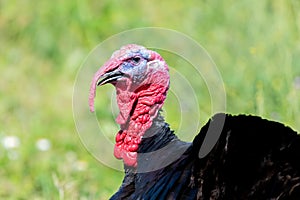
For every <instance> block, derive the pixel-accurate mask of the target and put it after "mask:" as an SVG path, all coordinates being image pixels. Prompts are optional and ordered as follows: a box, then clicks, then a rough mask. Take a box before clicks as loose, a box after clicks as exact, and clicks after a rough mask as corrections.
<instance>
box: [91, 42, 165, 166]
mask: <svg viewBox="0 0 300 200" xmlns="http://www.w3.org/2000/svg"><path fill="white" fill-rule="evenodd" d="M107 83H111V84H113V85H114V86H115V88H116V92H117V103H118V107H119V110H120V113H119V115H118V117H117V118H116V122H117V123H118V124H120V128H121V129H120V131H119V132H118V133H117V135H116V144H115V148H114V155H115V157H116V158H118V159H123V161H124V164H125V165H127V166H131V167H136V166H137V150H138V147H139V144H140V142H141V139H142V137H143V135H144V134H145V132H146V131H147V130H148V129H149V128H150V127H151V125H152V122H153V120H154V119H155V117H157V115H158V112H159V110H160V109H161V107H162V106H163V103H164V100H165V98H166V94H167V90H168V88H169V70H168V66H167V64H166V62H165V61H164V59H163V58H162V57H161V56H160V55H159V54H158V53H156V52H154V51H151V50H148V49H146V48H145V47H143V46H139V45H135V44H129V45H126V46H123V47H121V49H120V50H117V51H115V52H114V53H113V54H112V56H111V58H110V59H109V60H108V61H107V62H106V63H105V64H104V65H103V66H102V67H101V68H100V69H99V70H98V71H97V72H96V74H95V75H94V78H93V80H92V83H91V87H90V96H89V105H90V110H91V112H93V111H94V98H95V96H96V87H97V86H101V85H104V84H107Z"/></svg>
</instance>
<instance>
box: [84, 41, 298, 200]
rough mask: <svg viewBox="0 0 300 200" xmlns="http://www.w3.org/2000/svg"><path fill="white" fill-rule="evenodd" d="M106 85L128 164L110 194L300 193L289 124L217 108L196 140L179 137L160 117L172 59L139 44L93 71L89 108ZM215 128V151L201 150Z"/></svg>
mask: <svg viewBox="0 0 300 200" xmlns="http://www.w3.org/2000/svg"><path fill="white" fill-rule="evenodd" d="M107 83H111V84H113V85H114V86H115V88H116V92H117V103H118V106H119V109H120V113H119V115H118V117H117V119H116V122H117V123H118V124H119V125H120V131H119V132H118V133H117V135H116V144H115V148H114V155H115V157H116V158H118V159H123V161H124V168H125V177H124V180H123V183H122V185H121V187H120V189H119V191H118V192H117V193H115V194H114V195H113V196H112V197H111V199H145V200H147V199H230V200H232V199H300V136H299V135H297V132H295V131H293V130H292V129H290V128H289V127H286V126H284V125H283V124H280V123H277V122H273V121H268V120H265V119H261V118H260V117H256V116H246V115H238V116H231V115H229V114H222V113H219V114H216V115H214V116H213V117H212V118H211V119H210V120H209V121H208V122H207V124H206V125H205V126H204V127H203V128H202V129H201V130H200V133H199V134H198V135H197V136H196V137H195V139H194V140H193V142H192V143H188V142H183V141H181V140H179V139H178V138H177V137H176V136H175V135H174V133H173V131H172V130H170V128H169V125H168V124H167V123H166V122H164V119H163V117H162V116H161V115H160V109H161V108H162V105H163V103H164V100H165V98H166V94H167V90H168V88H169V72H168V65H167V64H166V62H165V60H164V59H163V58H162V57H161V56H160V55H159V54H158V53H156V52H155V51H152V50H148V49H146V48H145V47H142V46H139V45H134V44H129V45H126V46H123V47H122V48H121V49H120V50H118V51H116V52H115V53H114V54H113V55H112V57H111V58H110V59H109V60H108V61H107V62H106V63H105V64H104V66H102V67H101V68H100V69H99V70H98V71H97V72H96V74H95V76H94V78H93V80H92V83H91V88H90V96H89V103H90V110H91V111H92V112H93V111H94V98H95V94H96V87H97V86H100V85H104V84H107ZM195 120H196V119H195ZM217 131H219V132H220V134H219V135H220V137H219V139H218V141H217V143H216V144H215V145H214V147H213V149H212V150H211V151H210V152H209V154H207V155H206V156H204V157H201V156H199V151H200V149H201V147H202V146H204V145H205V144H204V141H205V138H206V136H207V135H208V134H211V133H209V132H212V133H214V132H217Z"/></svg>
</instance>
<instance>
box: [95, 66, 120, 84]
mask: <svg viewBox="0 0 300 200" xmlns="http://www.w3.org/2000/svg"><path fill="white" fill-rule="evenodd" d="M123 75H124V73H122V72H120V71H119V70H117V69H116V70H113V71H110V72H106V73H105V74H103V75H102V76H100V77H99V79H98V80H97V86H101V85H105V84H106V83H113V82H115V81H117V80H118V79H119V78H122V77H123Z"/></svg>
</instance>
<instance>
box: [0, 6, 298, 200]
mask: <svg viewBox="0 0 300 200" xmlns="http://www.w3.org/2000/svg"><path fill="white" fill-rule="evenodd" d="M97 2H98V3H95V2H93V3H91V2H89V3H83V2H81V1H61V2H60V1H51V2H50V1H25V0H23V1H22V0H19V1H7V0H2V1H0V52H1V54H0V74H1V78H0V99H1V104H0V113H1V115H0V120H1V121H0V140H1V141H2V140H3V138H5V137H7V136H17V137H18V138H19V140H20V145H19V146H18V147H17V148H15V149H5V148H4V147H3V145H2V144H0V185H1V186H0V187H1V189H0V199H59V198H61V199H107V198H108V197H109V196H110V195H111V194H113V193H114V192H115V191H116V190H117V188H118V187H119V185H120V183H121V180H122V173H121V172H118V171H115V170H113V169H110V168H108V167H106V166H104V165H103V164H101V163H100V162H98V161H96V159H94V158H93V157H92V156H91V155H90V154H89V153H88V152H87V151H86V150H85V148H84V146H83V145H82V144H81V142H80V139H79V137H78V135H77V132H76V129H75V125H74V122H73V114H72V91H73V84H74V81H75V77H76V73H77V70H78V69H79V67H80V65H81V63H82V62H83V60H84V58H85V57H86V56H87V54H88V52H89V51H91V50H92V49H93V48H94V47H95V46H96V45H97V44H98V43H100V42H102V41H103V40H105V39H106V38H107V37H109V36H111V35H113V34H115V33H118V32H121V31H124V30H127V29H130V28H135V27H142V26H159V27H165V28H170V29H175V30H178V31H181V32H183V33H185V34H187V35H189V36H191V37H192V38H193V39H195V40H197V41H198V42H199V43H200V44H201V45H203V47H204V48H205V49H206V50H207V51H208V52H209V53H210V55H211V56H212V58H213V60H214V61H215V63H216V64H217V66H218V69H219V71H220V73H221V75H222V78H223V80H224V84H225V88H226V93H227V111H228V112H230V113H235V114H237V113H251V114H258V115H261V116H263V117H265V118H268V119H274V120H279V121H282V122H284V123H285V124H287V125H289V126H291V127H293V128H294V129H295V130H298V131H300V89H297V86H296V83H295V81H296V79H297V77H299V76H300V13H299V12H298V11H299V10H300V3H299V2H298V1H297V0H288V1H286V0H278V1H259V0H253V1H245V0H242V1H238V2H237V1H233V0H229V1H226V2H225V1H224V2H220V1H217V0H213V1H203V2H200V1H196V0H194V1H189V2H187V1H179V0H175V1H173V2H172V3H170V2H167V1H164V2H161V1H158V0H155V1H129V0H124V1H120V0H112V1H108V0H105V1H97ZM147 37H149V36H147ZM147 37H145V40H146V39H147ZM116 48H117V47H116ZM100 56H101V55H99V57H100ZM170 62H172V61H170ZM101 64H102V63H99V66H100V65H101ZM298 84H299V83H298ZM171 87H172V86H171ZM201 94H202V93H199V95H200V96H201ZM203 94H204V96H205V95H206V96H207V95H208V94H206V93H205V91H204V92H203ZM201 99H203V101H201V102H200V107H201V108H202V109H203V110H204V114H203V115H201V119H200V120H201V123H204V122H205V121H206V120H207V119H208V118H209V115H210V113H209V112H208V111H207V107H208V105H209V102H207V101H206V100H207V99H208V97H207V98H201ZM101 106H103V107H104V108H105V107H107V105H101ZM166 110H167V113H168V119H169V120H170V121H171V125H172V126H173V127H175V128H176V126H177V124H172V122H176V119H174V118H173V117H172V116H174V115H172V106H168V105H166ZM174 113H176V112H175V111H174ZM105 115H107V116H109V113H106V114H105ZM191 120H197V119H191ZM112 134H114V133H112ZM195 134H196V133H195ZM41 138H46V139H48V140H49V141H50V142H51V148H50V150H48V151H45V152H44V151H39V150H38V149H37V148H36V147H35V145H36V142H37V141H38V140H39V139H41Z"/></svg>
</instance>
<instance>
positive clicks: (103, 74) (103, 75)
mask: <svg viewBox="0 0 300 200" xmlns="http://www.w3.org/2000/svg"><path fill="white" fill-rule="evenodd" d="M109 68H110V69H109ZM123 76H124V74H123V73H122V72H121V71H119V69H118V68H116V67H115V66H114V65H112V64H111V63H110V62H108V64H106V65H104V67H101V68H100V69H99V70H98V71H97V72H96V74H95V75H94V78H93V80H92V83H91V86H90V95H89V106H90V111H91V112H94V110H95V109H94V98H95V96H96V87H97V86H101V85H104V84H107V83H114V82H116V81H117V80H118V79H119V78H121V77H123Z"/></svg>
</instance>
